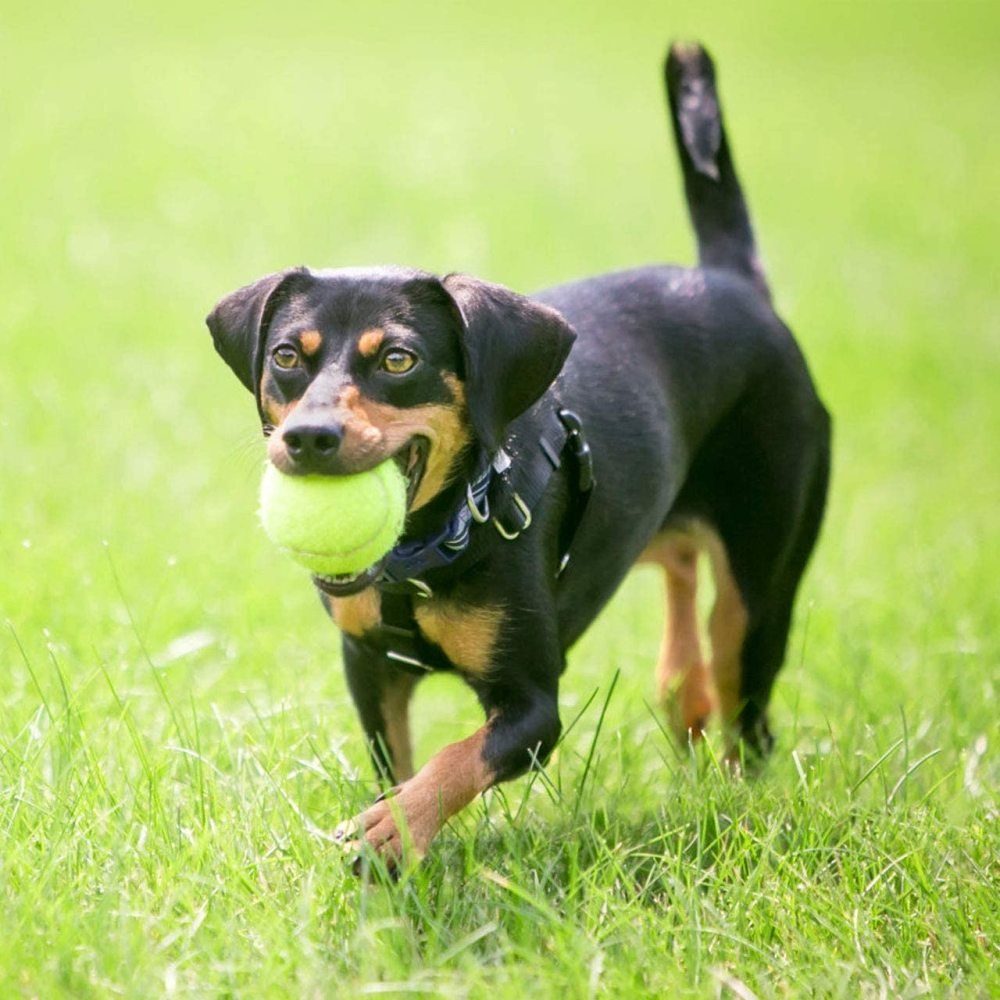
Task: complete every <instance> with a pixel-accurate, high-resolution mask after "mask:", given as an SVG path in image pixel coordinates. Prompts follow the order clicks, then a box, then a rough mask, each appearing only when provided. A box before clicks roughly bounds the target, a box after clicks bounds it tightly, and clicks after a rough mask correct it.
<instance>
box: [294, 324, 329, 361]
mask: <svg viewBox="0 0 1000 1000" xmlns="http://www.w3.org/2000/svg"><path fill="white" fill-rule="evenodd" d="M299 343H300V344H301V345H302V353H303V354H304V355H306V357H309V358H311V357H312V356H313V355H314V354H315V353H316V352H317V351H318V350H319V347H320V344H322V343H323V337H322V335H321V334H320V332H319V330H306V331H305V333H300V334H299Z"/></svg>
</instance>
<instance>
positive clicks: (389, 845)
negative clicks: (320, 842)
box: [334, 723, 494, 864]
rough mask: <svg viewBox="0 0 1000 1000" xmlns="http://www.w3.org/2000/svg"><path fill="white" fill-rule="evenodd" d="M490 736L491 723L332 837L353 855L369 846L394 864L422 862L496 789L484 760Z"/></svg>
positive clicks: (438, 755) (433, 760) (444, 752)
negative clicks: (452, 825)
mask: <svg viewBox="0 0 1000 1000" xmlns="http://www.w3.org/2000/svg"><path fill="white" fill-rule="evenodd" d="M488 733H489V723H487V724H486V725H485V726H483V727H482V728H481V729H479V730H477V731H476V732H475V733H473V734H472V735H471V736H469V737H467V738H466V739H464V740H460V741H459V742H458V743H452V744H451V745H450V746H446V747H445V748H444V749H443V750H441V751H440V752H439V753H436V754H435V755H434V756H433V757H432V758H431V759H430V760H429V761H428V762H427V763H426V764H425V765H424V766H423V767H422V768H421V769H420V770H419V771H418V772H417V773H416V774H415V775H414V776H413V777H412V778H410V779H409V781H404V782H403V783H402V784H401V785H399V786H397V788H396V789H394V791H393V792H392V793H390V794H389V795H388V796H387V797H386V798H385V799H383V800H382V801H381V802H376V803H375V805H373V806H372V807H371V808H370V809H366V810H365V811H364V812H363V813H361V814H360V815H359V816H355V817H354V819H352V820H349V821H348V822H346V823H342V824H341V825H340V827H338V828H337V831H336V833H335V834H334V836H335V837H336V838H337V839H338V840H346V841H347V848H348V849H349V850H352V851H357V850H359V849H360V848H361V847H362V842H366V843H367V844H368V845H369V846H370V847H372V848H374V850H375V851H377V852H378V854H379V855H380V856H381V857H382V858H384V859H385V860H386V862H388V863H390V864H393V863H395V862H398V861H400V860H402V859H404V858H407V855H409V859H412V860H417V859H419V858H422V857H423V856H424V855H425V854H426V853H427V848H428V847H429V846H430V843H431V841H432V840H433V839H434V838H435V837H436V836H437V834H438V832H439V831H440V829H441V827H442V826H444V824H445V823H446V822H447V821H448V820H449V819H450V818H451V817H452V816H454V815H455V813H457V812H459V811H460V810H462V809H464V808H465V807H466V806H467V805H468V804H469V803H470V802H471V801H472V800H473V799H474V798H475V797H476V796H477V795H479V794H481V793H482V792H484V791H486V789H487V788H489V787H490V785H492V784H493V782H494V775H493V772H492V771H491V770H490V769H489V768H488V767H487V765H486V762H485V761H484V760H483V747H484V745H485V743H486V737H487V735H488ZM404 829H405V831H406V833H405V834H404V833H403V832H402V831H403V830H404ZM411 851H412V854H411V853H410V852H411Z"/></svg>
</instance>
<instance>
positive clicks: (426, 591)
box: [406, 576, 434, 597]
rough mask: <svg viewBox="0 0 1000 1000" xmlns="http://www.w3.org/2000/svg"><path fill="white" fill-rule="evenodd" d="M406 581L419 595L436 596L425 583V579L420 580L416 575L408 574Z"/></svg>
mask: <svg viewBox="0 0 1000 1000" xmlns="http://www.w3.org/2000/svg"><path fill="white" fill-rule="evenodd" d="M406 582H407V583H408V584H409V585H410V586H411V587H413V589H414V590H415V591H416V592H417V597H433V596H434V591H433V590H431V588H430V587H429V586H428V585H427V584H426V583H424V581H423V580H418V579H417V578H416V577H414V576H408V577H407V578H406Z"/></svg>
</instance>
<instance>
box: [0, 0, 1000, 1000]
mask: <svg viewBox="0 0 1000 1000" xmlns="http://www.w3.org/2000/svg"><path fill="white" fill-rule="evenodd" d="M672 36H687V37H691V36H694V37H701V38H704V39H705V40H706V41H707V42H708V43H709V45H710V46H711V47H712V49H713V50H714V52H715V54H716V56H717V58H718V61H719V63H720V67H721V73H722V87H723V97H724V100H725V104H726V109H727V113H728V119H729V124H730V130H731V133H732V138H733V143H734V146H735V150H736V156H737V161H738V164H739V166H740V168H741V172H742V175H743V178H744V181H745V185H746V187H747V189H748V192H749V196H750V200H751V206H752V209H753V211H754V215H755V218H756V221H757V225H758V229H759V231H760V234H761V240H762V243H763V246H764V250H765V254H766V257H767V262H768V265H769V269H770V272H771V275H772V277H773V281H774V285H775V288H776V290H777V296H778V304H779V307H780V309H781V310H782V312H783V313H784V315H785V316H786V317H787V318H788V320H789V321H790V323H791V325H792V326H793V327H794V328H795V329H796V330H797V331H798V334H799V337H800V340H801V342H802V344H803V346H804V349H805V351H806V353H807V355H808V357H809V359H810V363H811V366H812V368H813V371H814V373H815V375H816V378H817V380H818V382H819V384H820V386H821V388H822V391H823V394H824V397H825V399H826V400H827V402H828V404H829V406H830V408H831V410H832V411H833V413H834V415H835V418H836V470H835V484H834V492H833V497H832V503H831V509H830V514H829V518H828V520H827V523H826V526H825V530H824V535H823V538H822V542H821V546H820V549H819V551H818V554H817V557H816V559H815V560H814V563H813V565H812V568H811V570H810V574H809V576H808V578H807V582H806V585H805V587H804V591H803V594H802V598H801V601H800V604H799V613H798V618H797V622H796V626H795V630H794V633H793V637H792V643H791V649H790V654H789V659H788V663H787V667H786V669H785V672H784V673H783V675H782V679H781V681H780V683H779V685H778V689H777V692H776V698H775V705H774V715H775V722H776V726H777V730H778V735H779V740H780V742H779V747H778V750H777V751H776V753H775V756H774V759H773V763H772V765H771V766H770V768H769V769H768V771H767V773H766V774H765V775H764V777H762V778H761V779H760V780H758V781H755V782H752V783H750V782H748V783H739V782H733V781H730V780H728V779H726V778H724V777H723V776H721V775H720V773H719V770H718V768H717V766H716V764H715V760H714V758H713V753H714V752H717V750H718V744H717V743H715V742H710V744H709V746H707V747H706V748H704V749H703V751H700V752H699V753H697V754H695V755H693V756H687V755H685V754H677V753H676V752H675V750H674V749H673V748H672V747H671V745H670V743H669V741H668V740H667V739H666V737H665V736H664V734H663V732H662V731H661V728H660V725H659V723H658V721H657V719H656V717H655V714H654V713H653V712H652V711H651V710H650V709H649V707H648V702H649V700H650V697H651V691H652V681H651V674H652V670H651V667H652V660H653V655H654V651H655V646H656V642H657V639H658V630H659V617H660V606H661V597H660V593H659V582H658V581H657V579H656V578H655V576H654V575H651V574H650V572H649V571H648V570H643V571H639V572H637V573H636V574H635V575H634V576H633V577H631V578H630V579H629V580H628V581H627V583H626V584H625V586H624V588H623V590H622V592H621V593H620V594H619V596H618V598H616V600H615V601H614V603H613V604H612V605H611V607H610V608H609V609H608V610H607V612H606V613H605V614H604V616H603V617H602V618H601V619H600V621H599V622H598V623H597V624H596V625H595V626H594V628H593V629H592V630H591V631H590V633H588V635H587V636H586V637H585V638H584V640H583V641H582V642H581V643H580V644H579V646H578V648H577V649H576V650H575V651H574V653H573V655H572V657H571V666H570V671H569V673H568V674H567V678H566V682H565V686H564V690H563V693H562V705H563V717H564V720H565V721H567V722H568V721H572V720H574V719H576V720H577V721H576V724H575V725H574V726H573V727H572V728H571V729H570V731H569V732H568V734H567V736H566V738H565V739H564V741H563V743H562V745H561V747H560V749H559V751H558V752H557V754H556V756H555V758H554V760H553V761H552V763H551V765H550V767H549V768H548V770H547V772H546V774H545V775H544V776H535V777H534V778H533V779H522V780H521V781H518V782H516V783H513V784H511V785H509V786H506V787H505V788H504V789H502V790H499V791H497V792H495V793H491V794H490V795H488V796H487V797H486V798H485V799H484V800H482V801H481V802H480V803H478V804H477V805H476V806H475V807H474V808H472V809H470V810H469V811H468V812H467V813H466V814H465V815H464V816H462V817H460V818H459V819H458V820H457V821H455V822H454V823H453V824H452V825H451V826H450V828H449V829H448V830H447V831H446V832H445V833H444V834H443V835H442V837H441V838H440V840H439V842H438V843H437V844H436V847H435V850H434V852H433V855H432V856H431V857H430V858H429V859H428V861H427V863H426V864H425V865H424V866H423V867H422V868H420V869H419V870H418V871H416V872H415V873H414V874H413V875H412V876H411V877H409V878H408V879H406V880H404V881H403V882H402V883H401V884H400V885H399V886H396V887H395V888H385V887H381V886H378V885H375V886H372V887H370V888H368V889H365V888H363V887H362V886H360V885H359V884H358V883H357V882H356V881H355V880H354V879H353V878H351V877H350V876H349V875H348V873H347V872H346V870H345V868H344V866H343V863H342V860H341V858H340V856H339V853H338V850H337V849H336V847H335V846H334V845H333V844H331V843H330V841H329V839H328V837H327V831H329V830H330V829H332V827H333V825H334V824H335V823H336V822H337V821H339V820H340V819H342V818H344V817H345V816H347V815H349V814H351V813H352V812H353V811H354V810H355V809H357V808H358V807H359V806H361V805H362V804H364V803H365V802H366V801H367V800H368V798H369V797H370V795H371V790H372V785H371V781H370V775H369V772H368V769H367V767H366V763H365V760H364V754H363V750H362V746H361V740H360V738H359V735H358V730H357V726H356V723H355V721H354V718H353V712H352V710H351V708H350V705H349V702H348V696H347V693H346V690H345V687H344V684H343V681H342V678H341V677H340V672H339V667H338V654H337V651H336V650H337V643H336V640H335V636H334V634H333V632H332V629H331V627H330V626H329V624H328V623H327V622H326V621H325V619H324V617H323V615H322V613H321V612H320V610H319V608H318V606H317V602H316V600H315V597H314V596H313V595H312V593H311V592H310V587H309V585H308V582H307V581H306V580H305V579H304V578H303V576H302V574H301V573H300V572H298V571H297V570H296V569H295V568H294V567H292V566H291V565H288V564H286V563H285V561H283V560H282V559H280V557H278V556H277V555H276V554H275V553H274V552H272V551H271V550H270V548H269V547H268V545H267V544H266V541H265V540H264V539H263V538H262V537H261V533H260V531H259V530H258V529H257V527H256V525H255V518H254V491H255V485H256V479H257V476H258V472H259V468H260V460H261V454H262V452H261V447H260V444H259V442H258V440H257V437H256V432H255V431H254V427H253V424H254V419H253V411H252V406H251V405H250V400H249V397H246V396H245V394H244V393H243V392H242V390H240V388H239V387H238V385H237V383H236V382H235V380H234V379H233V378H232V376H231V375H230V374H229V373H228V372H227V371H226V370H225V369H224V367H223V366H222V365H221V364H220V363H218V361H217V359H216V358H215V357H214V356H213V353H212V351H211V348H210V345H209V340H208V336H207V334H206V332H205V331H204V329H203V327H202V326H201V317H202V316H203V315H204V314H205V313H206V312H207V310H208V308H209V307H210V306H211V305H212V303H213V302H214V301H215V299H216V298H218V297H219V296H220V295H221V294H222V293H224V292H226V291H228V290H229V289H231V288H232V287H234V286H235V285H237V284H240V283H243V282H245V281H246V280H249V279H250V278H252V277H254V276H256V275H258V274H259V273H262V272H264V271H267V270H271V269H275V268H278V267H281V266H285V265H288V264H293V263H299V262H309V263H313V264H321V265H340V264H356V263H377V262H390V261H391V262H399V263H408V264H415V265H421V266H425V267H428V268H431V269H435V270H441V271H445V270H450V269H460V270H467V271H470V272H474V273H479V274H482V275H484V276H487V277H490V278H492V279H494V280H499V281H504V282H507V283H509V284H511V285H512V286H514V287H516V288H520V289H525V290H530V289H531V288H536V287H541V286H543V285H546V284H549V283H552V282H555V281H559V280H563V279H568V278H571V277H575V276H578V275H583V274H588V273H595V272H598V271H602V270H606V269H610V268H613V267H622V266H628V265H631V264H634V263H641V262H645V261H648V260H657V259H673V260H689V259H690V255H691V241H690V236H689V231H688V227H687V224H686V221H685V219H684V215H683V208H682V202H681V197H680V193H679V185H678V181H677V172H676V168H675V167H674V165H673V158H672V152H671V150H670V147H669V143H668V138H667V129H666V125H665V122H664V118H663V105H662V96H661V94H660V93H659V90H658V86H659V84H658V75H657V65H658V61H659V59H660V57H661V54H662V50H663V48H664V44H665V42H666V40H667V39H668V38H670V37H672ZM998 40H1000V18H998V15H997V8H996V6H995V5H989V4H972V3H969V4H951V5H947V6H944V5H940V6H939V5H931V4H879V3H873V4H866V5H818V4H809V5H788V6H784V5H774V4H766V5H764V4H760V5H758V4H754V5H743V7H741V8H735V7H718V6H712V5H701V4H699V5H697V6H696V7H691V6H690V5H684V6H683V7H682V6H680V5H670V4H656V5H654V4H641V3H637V2H635V3H633V2H629V3H625V4H618V5H616V7H615V8H614V12H613V13H612V12H611V9H610V8H607V9H605V10H603V11H601V10H599V9H598V8H589V7H581V5H578V4H569V3H563V2H558V3H552V4H547V5H544V7H542V8H539V7H538V6H536V5H529V4H522V3H515V4H507V5H503V6H502V7H496V6H494V7H492V8H490V9H486V8H483V9H476V8H475V7H473V6H472V5H468V6H467V5H462V6H458V5H451V4H448V5H433V6H431V5H426V6H423V5H421V6H414V5H404V4H396V5H389V4H375V5H366V6H364V7H351V8H346V7H345V8H343V9H333V8H331V7H330V6H329V5H320V4H315V5H312V6H303V7H296V8H288V9H282V10H281V11H280V12H279V11H276V10H275V9H274V8H273V7H265V6H262V5H260V6H258V5H253V4H246V5H241V6H239V7H237V6H235V5H234V6H231V7H228V8H224V9H223V8H219V9H218V10H215V9H213V10H205V9H202V8H201V7H199V6H196V5H193V4H191V5H184V4H177V5H171V7H170V8H169V10H168V9H165V8H160V7H152V6H150V7H149V8H148V9H144V8H143V7H137V6H135V5H124V4H120V5H116V4H114V3H112V2H110V0H99V2H98V3H97V4H94V5H87V6H78V7H69V6H67V7H65V9H60V8H59V7H58V6H53V5H34V6H27V7H26V6H23V5H22V7H20V8H19V9H18V10H16V11H14V10H11V11H9V12H7V13H6V14H5V17H4V26H3V29H2V34H0V90H2V92H3V93H4V94H5V95H6V97H7V100H5V101H4V102H3V106H2V108H0V116H2V117H0V126H2V134H3V136H4V139H3V151H2V154H0V189H2V190H3V192H4V195H3V199H2V202H0V232H2V233H3V235H4V244H5V247H6V249H5V251H4V254H3V256H4V265H3V268H2V270H0V293H2V300H3V303H4V305H3V309H2V310H0V345H2V350H3V362H2V364H0V398H2V399H3V401H4V406H3V413H2V416H0V446H2V454H3V455H4V470H3V474H2V477H0V510H2V513H3V517H2V520H0V553H2V564H3V573H2V574H0V621H3V622H5V623H6V624H5V626H4V627H3V629H2V631H0V665H2V670H0V941H2V945H0V995H3V996H12V995H13V996H26V997H29V996H38V997H53V996H73V997H87V996H94V997H104V996H116V995H125V996H133V997H148V996H155V995H181V994H183V995H194V996H213V995H237V996H267V997H271V996H289V997H304V996H330V995H337V996H350V995H357V994H362V993H389V994H397V995H403V994H430V995H441V996H471V997H476V996H484V995H489V996H491V997H505V996H516V997H523V996H526V995H528V996H530V995H541V996H546V995H553V994H556V993H557V992H558V993H560V994H562V995H565V996H573V997H576V996H591V995H606V996H631V995H668V996H706V997H707V996H718V995H725V996H735V997H749V996H751V995H757V996H762V997H763V996H784V995H811V994H817V995H822V996H842V997H852V998H853V997H856V996H859V995H860V996H917V995H924V994H930V995H935V996H941V995H949V994H950V995H956V996H988V995H996V993H997V992H998V991H1000V978H998V975H997V972H996V969H997V966H998V958H1000V955H998V949H997V941H998V940H1000V927H998V919H997V905H996V898H997V896H996V893H997V881H998V879H997V876H998V868H997V861H996V859H997V857H998V856H1000V836H998V824H997V811H996V788H997V778H998V766H997V757H996V722H995V720H996V710H997V708H996V684H997V678H998V671H997V665H998V661H1000V638H998V637H1000V619H998V610H997V601H996V575H997V570H998V558H997V553H998V551H1000V530H998V518H997V509H998V500H1000V468H998V461H997V457H996V441H997V440H998V436H1000V401H998V399H1000V397H998V394H997V391H996V386H997V384H998V376H1000V350H998V348H1000V295H998V292H997V286H996V235H997V234H996V221H997V202H996V175H997V171H998V168H1000V138H998V133H997V131H996V129H995V128H994V127H992V125H991V122H992V118H991V115H992V103H991V102H992V99H993V97H994V95H995V94H996V93H998V85H1000V64H998V63H997V61H996V58H995V51H996V45H997V42H998ZM615 676H618V678H619V679H618V683H617V684H616V685H615V686H614V689H613V691H612V679H613V678H614V677H615ZM605 705H606V709H607V710H606V713H605V714H604V719H603V725H599V720H600V719H601V716H602V708H603V707H605ZM417 718H418V747H419V751H420V755H421V756H422V757H426V755H427V754H428V753H429V752H431V751H432V750H433V749H434V748H435V747H437V746H439V745H441V744H442V743H443V742H445V741H446V740H448V739H453V738H456V737H458V736H460V735H464V734H465V733H467V732H468V731H469V727H471V726H472V725H474V724H477V723H478V715H477V711H476V709H475V707H474V705H473V702H472V699H471V697H470V696H469V695H468V694H467V693H466V692H464V691H463V690H461V688H460V687H459V686H458V685H457V684H455V683H454V682H449V680H448V679H447V678H435V679H433V680H431V681H429V682H427V684H426V686H425V688H423V689H422V690H421V692H420V694H419V695H418V700H417Z"/></svg>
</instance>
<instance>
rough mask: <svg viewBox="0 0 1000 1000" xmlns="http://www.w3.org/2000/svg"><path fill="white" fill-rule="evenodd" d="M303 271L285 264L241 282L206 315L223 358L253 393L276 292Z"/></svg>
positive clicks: (284, 287)
mask: <svg viewBox="0 0 1000 1000" xmlns="http://www.w3.org/2000/svg"><path fill="white" fill-rule="evenodd" d="M306 273H307V272H306V269H305V268H304V267H294V268H288V269H287V270H284V271H277V272H276V273H275V274H269V275H267V276H266V277H264V278H260V279H259V280H257V281H255V282H254V283H253V284H252V285H244V286H243V288H238V289H237V290H236V291H235V292H231V293H230V294H229V295H227V296H226V297H225V298H224V299H220V300H219V302H218V304H217V305H216V307H215V308H214V309H213V310H212V311H211V312H210V313H209V314H208V316H207V317H206V319H205V322H206V323H207V324H208V329H209V330H210V331H211V333H212V340H213V341H214V342H215V349H216V350H217V351H218V352H219V354H220V355H221V356H222V360H223V361H225V362H226V364H227V365H229V367H230V368H232V370H233V371H234V372H235V374H236V377H237V378H238V379H239V380H240V381H241V382H242V383H243V384H244V385H245V386H246V387H247V388H248V389H249V390H250V391H251V392H252V393H253V394H254V395H255V396H256V395H257V382H258V377H259V373H260V356H259V355H260V348H261V342H262V340H263V334H264V331H265V330H266V329H267V324H268V321H269V320H270V318H271V314H272V313H273V312H274V307H275V305H277V302H278V299H279V293H280V292H282V291H284V290H286V289H287V286H288V283H289V279H291V278H293V277H294V276H296V275H300V274H306Z"/></svg>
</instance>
